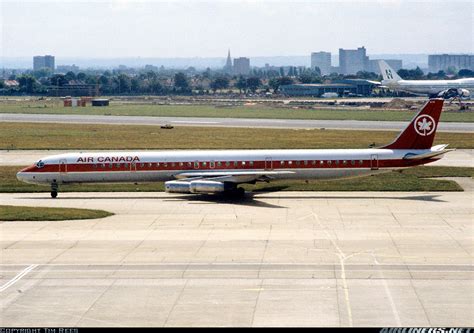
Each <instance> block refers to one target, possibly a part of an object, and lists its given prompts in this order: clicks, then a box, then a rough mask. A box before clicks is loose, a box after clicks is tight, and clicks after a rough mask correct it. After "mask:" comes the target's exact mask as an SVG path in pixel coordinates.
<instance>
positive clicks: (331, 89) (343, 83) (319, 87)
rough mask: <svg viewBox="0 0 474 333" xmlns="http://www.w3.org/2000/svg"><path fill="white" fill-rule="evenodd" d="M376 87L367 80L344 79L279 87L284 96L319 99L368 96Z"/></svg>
mask: <svg viewBox="0 0 474 333" xmlns="http://www.w3.org/2000/svg"><path fill="white" fill-rule="evenodd" d="M376 86H377V84H376V83H375V82H373V81H369V80H362V79H346V80H340V81H336V82H333V83H308V84H288V85H283V86H280V91H281V93H282V94H284V95H286V96H312V97H321V96H322V95H323V94H325V93H336V94H338V95H339V96H344V95H348V94H350V95H358V96H370V95H371V94H372V90H373V89H374V88H375V87H376Z"/></svg>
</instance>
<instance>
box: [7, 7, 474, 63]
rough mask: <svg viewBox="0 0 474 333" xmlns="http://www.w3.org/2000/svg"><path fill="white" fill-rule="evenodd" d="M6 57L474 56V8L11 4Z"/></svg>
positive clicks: (8, 16)
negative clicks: (344, 51)
mask: <svg viewBox="0 0 474 333" xmlns="http://www.w3.org/2000/svg"><path fill="white" fill-rule="evenodd" d="M0 3H1V6H0V32H1V39H0V50H1V51H0V52H1V55H2V56H4V57H19V56H32V55H36V54H53V55H56V56H60V57H193V56H197V57H216V56H217V57H221V56H223V55H225V54H226V53H227V49H228V48H230V49H231V52H232V55H233V56H274V55H305V54H309V53H310V52H312V51H319V50H325V51H331V52H333V53H335V54H337V50H338V48H339V47H342V48H355V47H357V46H362V45H364V46H365V47H366V48H367V50H368V53H370V54H380V53H442V52H453V53H455V52H462V53H473V45H474V41H473V39H474V32H473V20H474V17H473V16H474V14H473V10H474V5H473V2H472V1H407V0H405V1H404V0H389V1H383V0H379V1H375V0H374V1H317V0H313V1H301V2H295V1H257V0H254V1H243V0H241V1H219V2H217V1H191V0H188V1H132V0H120V1H118V0H117V1H64V0H63V1H41V0H40V1H22V0H16V1H8V0H0Z"/></svg>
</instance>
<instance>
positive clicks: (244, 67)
mask: <svg viewBox="0 0 474 333" xmlns="http://www.w3.org/2000/svg"><path fill="white" fill-rule="evenodd" d="M233 69H234V74H236V75H248V74H249V73H250V59H249V58H245V57H240V58H235V59H234V68H233Z"/></svg>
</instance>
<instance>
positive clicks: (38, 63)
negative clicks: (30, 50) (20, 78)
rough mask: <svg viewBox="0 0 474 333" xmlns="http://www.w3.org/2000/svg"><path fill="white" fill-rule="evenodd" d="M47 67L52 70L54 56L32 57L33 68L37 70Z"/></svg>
mask: <svg viewBox="0 0 474 333" xmlns="http://www.w3.org/2000/svg"><path fill="white" fill-rule="evenodd" d="M44 68H46V69H49V70H51V71H52V72H54V68H55V67H54V56H52V55H45V56H35V57H33V70H34V71H39V70H40V69H44Z"/></svg>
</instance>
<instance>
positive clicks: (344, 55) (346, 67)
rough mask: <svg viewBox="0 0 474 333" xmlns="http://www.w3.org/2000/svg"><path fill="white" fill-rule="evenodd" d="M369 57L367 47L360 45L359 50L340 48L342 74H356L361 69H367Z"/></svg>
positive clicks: (340, 69)
mask: <svg viewBox="0 0 474 333" xmlns="http://www.w3.org/2000/svg"><path fill="white" fill-rule="evenodd" d="M368 61H369V57H367V54H366V50H365V47H363V46H362V47H359V48H357V50H344V49H339V71H340V73H341V74H344V75H348V74H356V73H357V72H359V71H365V70H366V68H367V63H368Z"/></svg>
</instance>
